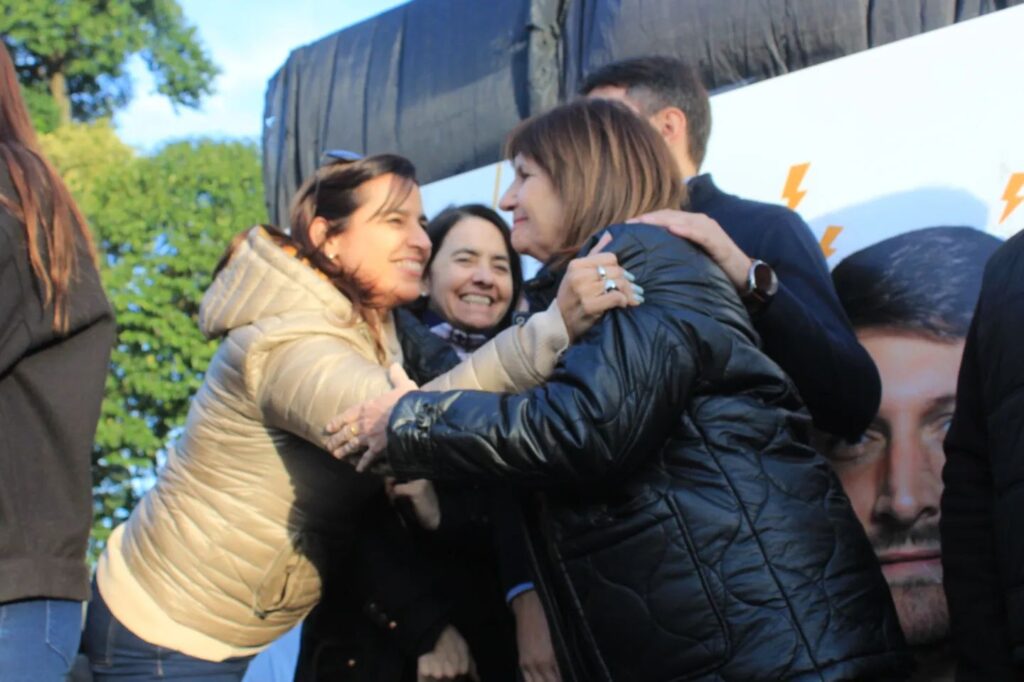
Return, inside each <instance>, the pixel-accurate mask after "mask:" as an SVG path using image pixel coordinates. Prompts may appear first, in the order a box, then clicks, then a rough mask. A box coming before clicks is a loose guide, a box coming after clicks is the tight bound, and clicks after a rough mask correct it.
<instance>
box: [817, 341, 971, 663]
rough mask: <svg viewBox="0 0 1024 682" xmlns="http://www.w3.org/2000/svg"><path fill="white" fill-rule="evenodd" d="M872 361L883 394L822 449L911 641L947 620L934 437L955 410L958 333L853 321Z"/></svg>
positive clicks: (939, 630)
mask: <svg viewBox="0 0 1024 682" xmlns="http://www.w3.org/2000/svg"><path fill="white" fill-rule="evenodd" d="M857 338H858V340H859V341H860V342H861V344H862V345H863V346H864V348H865V349H866V350H867V352H868V354H870V355H871V358H872V360H874V361H875V364H876V365H877V366H878V372H879V375H880V376H881V378H882V402H881V405H880V407H879V410H878V415H877V416H876V417H875V419H874V421H873V422H872V423H871V427H870V428H869V429H868V431H867V433H865V434H864V436H863V437H862V438H861V440H860V441H859V442H857V443H855V444H846V443H840V444H839V445H837V446H835V447H833V449H832V451H831V452H830V453H829V456H830V459H831V460H832V463H833V466H834V467H835V469H836V472H837V473H838V475H839V478H840V480H841V481H842V483H843V488H844V489H845V490H846V494H847V495H848V496H849V497H850V501H851V502H852V503H853V507H854V510H855V512H856V513H857V517H858V518H859V519H860V521H861V523H862V524H864V529H865V530H866V531H867V534H868V537H869V538H870V539H871V543H872V545H873V546H874V548H875V552H876V553H877V554H878V558H879V560H880V561H881V563H882V572H883V573H884V574H885V578H886V580H887V581H888V582H889V586H890V588H891V590H892V595H893V601H894V602H895V603H896V610H897V613H898V614H899V618H900V625H901V626H902V627H903V631H904V633H905V634H906V636H907V639H908V641H909V642H910V643H911V644H926V643H928V642H934V641H937V640H940V639H942V638H944V637H945V636H946V635H947V634H948V630H949V614H948V611H947V608H946V597H945V594H944V593H943V591H942V565H941V562H940V551H939V500H940V497H941V495H942V466H943V464H944V463H945V459H946V458H945V455H944V453H943V450H942V441H943V439H944V438H945V436H946V431H947V430H948V429H949V423H950V420H951V419H952V416H953V408H954V402H955V395H956V381H957V373H958V371H959V368H960V360H961V357H962V355H963V348H964V343H963V340H959V341H952V342H950V341H942V340H937V339H934V338H931V337H926V336H922V335H920V334H915V333H912V332H907V331H903V332H901V331H900V330H895V329H859V330H857Z"/></svg>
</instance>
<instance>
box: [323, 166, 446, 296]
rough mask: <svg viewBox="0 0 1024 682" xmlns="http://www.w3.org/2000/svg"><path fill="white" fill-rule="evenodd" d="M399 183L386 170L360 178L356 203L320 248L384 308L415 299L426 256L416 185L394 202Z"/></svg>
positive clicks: (428, 250)
mask: <svg viewBox="0 0 1024 682" xmlns="http://www.w3.org/2000/svg"><path fill="white" fill-rule="evenodd" d="M401 183H402V181H401V180H400V179H399V178H397V177H396V176H394V175H392V174H387V175H381V176H379V177H376V178H374V179H372V180H368V181H366V182H365V183H363V184H362V185H361V186H360V187H359V189H358V197H359V208H357V209H356V210H355V212H354V213H353V214H352V215H351V216H350V217H349V219H348V223H347V225H346V226H345V229H344V230H342V231H341V232H340V233H338V234H336V235H334V236H332V237H330V238H328V239H327V241H326V242H324V244H323V247H322V248H323V252H324V254H326V255H327V256H328V257H330V258H332V260H333V262H334V263H335V264H336V265H337V266H338V267H339V268H340V269H341V270H342V272H345V273H348V274H349V275H351V276H352V277H354V278H355V280H356V281H358V282H359V283H360V285H362V286H364V287H365V288H366V289H367V290H368V293H369V295H370V299H371V301H373V303H374V305H378V306H381V307H383V308H389V309H390V308H394V307H396V306H400V305H405V304H406V303H410V302H412V301H414V300H416V298H417V297H418V296H419V294H420V286H421V280H422V277H423V268H424V264H425V263H426V262H427V259H428V258H429V256H430V239H429V238H428V237H427V233H426V232H425V231H424V230H423V223H424V218H423V203H422V201H421V199H420V190H419V188H418V187H415V186H413V187H412V189H411V190H410V191H409V193H408V195H406V196H405V198H404V199H403V200H402V201H401V203H399V204H397V205H395V202H394V201H393V193H394V192H402V191H404V190H403V189H402V187H401Z"/></svg>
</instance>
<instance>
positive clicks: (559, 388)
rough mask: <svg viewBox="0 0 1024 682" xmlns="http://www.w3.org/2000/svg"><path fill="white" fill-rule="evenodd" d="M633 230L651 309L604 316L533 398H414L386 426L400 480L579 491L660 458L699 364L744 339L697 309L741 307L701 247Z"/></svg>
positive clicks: (632, 254)
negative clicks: (563, 485) (576, 487)
mask: <svg viewBox="0 0 1024 682" xmlns="http://www.w3.org/2000/svg"><path fill="white" fill-rule="evenodd" d="M636 229H638V230H640V229H642V230H645V232H644V233H643V236H644V239H642V240H641V239H640V238H638V233H636V232H632V231H630V232H626V231H621V232H619V236H618V237H617V239H616V244H617V248H618V249H619V257H620V261H622V263H623V265H625V266H626V267H628V268H629V269H630V271H632V272H633V273H634V274H636V275H637V276H638V281H639V283H640V284H642V285H643V286H644V288H645V289H646V290H647V294H646V298H647V302H646V303H645V304H644V305H643V306H640V307H638V308H630V309H625V310H619V311H614V312H612V313H610V314H608V315H606V316H605V317H604V318H603V319H602V320H601V322H600V323H599V324H598V325H597V326H596V327H595V328H594V329H593V330H592V331H591V333H589V334H588V335H587V336H585V337H584V338H583V339H582V340H581V341H580V342H578V343H577V344H575V345H574V346H573V347H572V348H570V349H569V351H567V352H566V353H565V355H564V356H563V362H562V363H561V364H560V365H559V367H558V369H557V370H556V371H555V373H554V374H553V375H552V377H551V379H549V380H548V381H547V382H546V383H545V384H544V385H542V386H540V387H538V388H535V389H532V390H530V391H528V392H525V393H520V394H517V395H496V394H493V393H482V392H472V391H463V392H454V393H441V394H438V393H422V392H413V393H409V394H407V395H406V396H405V397H403V398H402V399H401V400H399V402H398V403H397V405H396V406H395V409H394V410H393V412H392V415H391V419H390V427H389V433H390V436H389V439H388V450H387V453H388V458H389V461H390V464H391V466H392V467H393V468H394V470H395V472H396V473H398V474H399V475H401V476H403V477H407V478H432V479H437V480H444V479H464V478H480V479H493V480H501V481H506V482H509V481H517V482H519V483H523V484H528V485H529V484H532V485H539V486H550V485H554V484H558V483H559V482H568V483H569V484H581V483H586V482H593V481H607V480H610V479H612V478H613V477H615V476H617V475H619V474H621V472H623V471H627V470H630V469H632V468H634V467H635V466H636V465H637V464H638V463H639V462H640V461H643V460H644V459H646V458H647V457H649V456H650V455H651V453H655V452H658V450H659V449H660V448H661V446H662V444H663V443H664V441H665V439H666V438H667V437H668V436H669V434H670V433H671V432H672V431H673V430H674V429H675V428H676V427H677V421H678V418H679V415H680V414H681V413H682V410H683V408H684V406H685V405H686V403H687V402H688V400H689V398H690V396H691V395H692V392H693V390H694V386H695V384H696V381H697V378H698V375H699V374H700V371H701V367H700V366H699V365H702V364H704V363H708V362H713V361H714V360H716V358H714V353H713V351H712V350H711V349H713V348H715V347H716V346H717V347H729V348H731V347H732V344H733V342H735V341H738V340H739V332H738V331H735V330H727V329H726V327H725V326H724V325H722V324H721V323H718V322H717V321H716V320H714V319H713V318H711V317H710V316H708V315H707V314H706V313H705V312H703V311H702V309H697V308H695V307H691V306H690V303H691V302H695V301H703V302H705V303H707V302H708V299H709V297H710V298H711V299H713V301H712V302H711V303H712V305H721V306H729V305H732V306H733V307H734V308H738V307H739V302H738V301H737V300H736V298H735V294H734V293H733V292H731V291H730V286H729V284H728V283H727V282H726V281H725V278H724V277H723V276H722V275H721V272H720V271H718V270H717V269H716V268H714V267H712V266H711V264H710V263H709V262H708V261H707V260H706V259H705V258H704V257H703V256H702V255H700V254H699V253H698V252H697V251H696V250H695V249H694V247H692V246H690V245H689V244H686V243H685V242H682V241H679V240H676V239H674V238H672V237H670V236H669V235H667V234H665V233H663V232H660V231H657V230H653V229H650V228H636ZM627 235H628V238H627ZM666 272H671V273H672V275H671V277H670V278H669V277H667V276H666V274H665V273H666ZM698 330H699V331H698ZM719 344H725V345H724V346H720V345H719Z"/></svg>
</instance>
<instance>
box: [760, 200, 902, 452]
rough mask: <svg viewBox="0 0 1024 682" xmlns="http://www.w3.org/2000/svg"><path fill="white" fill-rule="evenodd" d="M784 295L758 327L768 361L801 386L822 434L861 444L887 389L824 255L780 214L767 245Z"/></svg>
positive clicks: (795, 220)
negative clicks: (859, 337) (856, 332)
mask: <svg viewBox="0 0 1024 682" xmlns="http://www.w3.org/2000/svg"><path fill="white" fill-rule="evenodd" d="M761 254H763V255H761V256H760V257H761V259H762V260H764V261H765V262H767V263H768V264H769V265H770V266H771V267H772V268H773V269H774V270H775V273H776V275H777V276H778V279H779V289H778V291H777V292H776V294H775V296H774V297H773V299H772V301H771V302H770V303H769V304H768V306H767V308H766V309H765V310H764V311H763V312H762V313H760V314H756V313H755V314H754V316H753V322H754V327H755V329H757V332H758V333H759V334H760V335H761V340H762V343H763V346H764V351H765V353H766V354H767V355H768V356H769V357H771V358H772V359H773V360H775V362H777V363H778V364H779V366H780V367H782V369H783V370H785V372H786V373H787V374H789V376H790V377H791V378H792V379H793V383H794V384H795V385H796V387H797V390H798V391H799V392H800V396H801V398H803V401H804V404H805V405H807V409H808V411H809V412H810V413H811V417H812V418H813V419H814V424H815V426H817V427H818V428H819V429H821V430H823V431H827V432H829V433H832V434H835V435H837V436H842V437H843V438H846V439H848V440H851V441H853V440H856V439H857V438H859V437H860V436H861V435H862V434H863V433H864V431H865V430H866V429H867V427H868V425H869V424H870V423H871V420H872V419H874V417H875V415H876V414H877V413H878V405H879V402H880V400H881V395H882V383H881V379H880V378H879V376H878V369H877V368H876V367H875V363H874V362H873V361H872V360H871V356H870V355H868V353H867V351H866V350H864V348H863V346H861V345H860V343H859V342H858V341H857V337H856V336H855V335H854V333H853V329H852V327H851V326H850V321H849V319H848V318H847V317H846V313H845V312H844V311H843V308H842V306H841V304H840V303H839V297H838V295H837V294H836V292H835V287H834V286H833V284H832V279H831V277H830V276H829V272H828V266H827V265H826V263H825V258H824V256H823V255H822V253H821V247H820V246H819V245H818V243H817V242H816V241H815V240H814V235H813V234H812V233H811V231H810V228H808V227H807V224H806V223H804V221H803V220H801V219H800V217H799V216H798V215H796V214H795V213H791V212H787V213H780V215H779V217H778V218H777V219H776V220H775V222H774V223H773V225H772V226H771V227H770V228H767V229H765V231H764V234H763V236H762V241H761Z"/></svg>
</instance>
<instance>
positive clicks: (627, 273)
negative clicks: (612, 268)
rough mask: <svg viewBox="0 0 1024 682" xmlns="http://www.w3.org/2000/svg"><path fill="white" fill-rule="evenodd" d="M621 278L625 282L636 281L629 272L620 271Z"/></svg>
mask: <svg viewBox="0 0 1024 682" xmlns="http://www.w3.org/2000/svg"><path fill="white" fill-rule="evenodd" d="M622 276H623V277H625V278H626V281H627V282H635V281H636V276H635V275H634V274H633V273H632V272H630V271H629V270H623V271H622ZM634 288H635V287H634Z"/></svg>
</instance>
